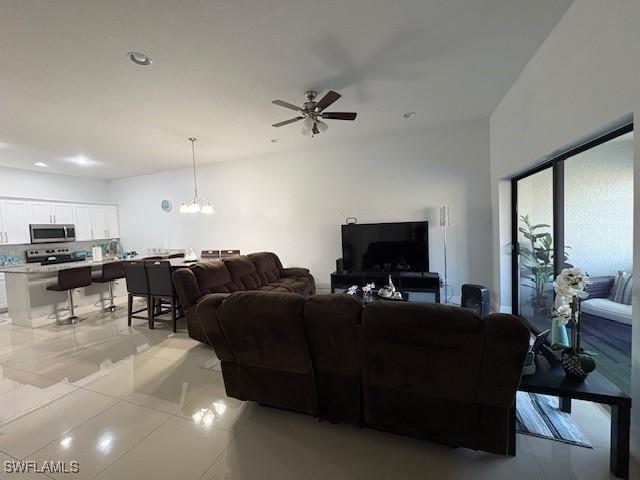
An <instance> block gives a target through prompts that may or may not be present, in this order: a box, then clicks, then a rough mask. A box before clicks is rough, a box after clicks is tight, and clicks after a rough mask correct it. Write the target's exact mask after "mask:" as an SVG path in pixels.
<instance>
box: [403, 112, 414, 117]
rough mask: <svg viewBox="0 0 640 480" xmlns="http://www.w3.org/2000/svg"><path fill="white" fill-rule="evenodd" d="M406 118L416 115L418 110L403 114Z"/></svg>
mask: <svg viewBox="0 0 640 480" xmlns="http://www.w3.org/2000/svg"><path fill="white" fill-rule="evenodd" d="M402 116H403V117H404V118H413V117H415V116H416V112H407V113H405V114H403V115H402Z"/></svg>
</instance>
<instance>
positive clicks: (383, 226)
mask: <svg viewBox="0 0 640 480" xmlns="http://www.w3.org/2000/svg"><path fill="white" fill-rule="evenodd" d="M428 245H429V222H398V223H365V224H362V223H352V224H348V225H342V262H343V269H344V270H347V271H352V272H367V271H376V272H398V271H409V272H428V271H429V247H428Z"/></svg>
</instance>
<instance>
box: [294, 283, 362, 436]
mask: <svg viewBox="0 0 640 480" xmlns="http://www.w3.org/2000/svg"><path fill="white" fill-rule="evenodd" d="M362 308H363V306H362V302H361V301H360V300H359V299H358V298H357V297H354V296H351V295H346V294H336V295H318V296H315V297H312V298H310V299H309V300H308V301H307V303H306V305H305V307H304V325H305V331H306V334H307V342H308V343H309V350H310V351H311V358H312V360H313V365H314V368H315V372H316V384H317V387H318V410H319V416H320V418H323V419H326V420H329V421H330V422H349V423H353V424H355V425H360V424H361V421H362V412H361V404H362V398H361V397H362V395H361V392H362V375H361V373H360V360H359V352H358V328H359V325H360V317H361V315H362Z"/></svg>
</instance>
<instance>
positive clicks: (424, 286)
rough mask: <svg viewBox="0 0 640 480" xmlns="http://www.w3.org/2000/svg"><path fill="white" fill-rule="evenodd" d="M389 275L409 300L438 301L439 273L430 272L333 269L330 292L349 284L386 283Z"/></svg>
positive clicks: (340, 289) (360, 285)
mask: <svg viewBox="0 0 640 480" xmlns="http://www.w3.org/2000/svg"><path fill="white" fill-rule="evenodd" d="M389 275H391V280H392V281H393V284H394V285H395V287H396V289H398V291H400V292H402V293H406V294H407V295H408V297H409V301H410V302H428V303H433V302H435V303H440V275H439V274H437V273H432V272H390V273H389V272H378V271H374V272H350V271H346V270H342V271H335V272H333V273H332V274H331V293H342V292H344V291H346V290H347V289H348V288H349V287H350V286H352V285H357V286H358V287H363V286H365V285H366V284H368V283H371V282H373V283H375V284H376V287H377V288H379V287H383V286H385V285H387V283H388V278H389Z"/></svg>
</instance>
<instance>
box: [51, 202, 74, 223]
mask: <svg viewBox="0 0 640 480" xmlns="http://www.w3.org/2000/svg"><path fill="white" fill-rule="evenodd" d="M51 213H52V215H53V223H59V224H73V223H74V221H73V205H70V204H68V203H54V204H53V205H52V208H51Z"/></svg>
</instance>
